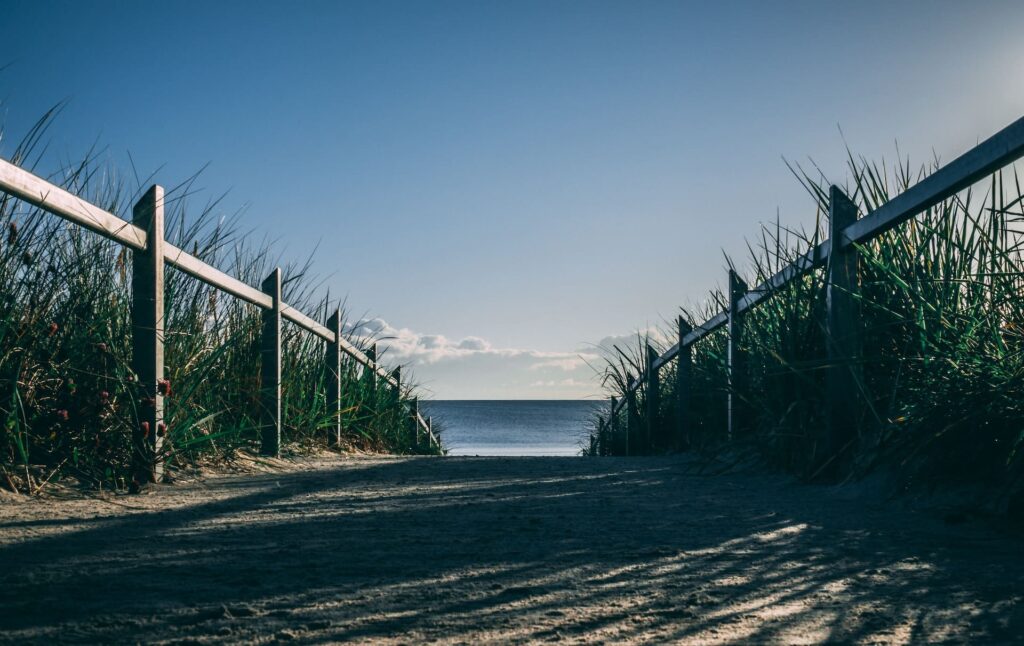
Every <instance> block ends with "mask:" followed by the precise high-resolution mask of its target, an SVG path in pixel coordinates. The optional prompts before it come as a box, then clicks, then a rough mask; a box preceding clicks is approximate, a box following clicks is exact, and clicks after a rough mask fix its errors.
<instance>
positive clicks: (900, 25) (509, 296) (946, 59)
mask: <svg viewBox="0 0 1024 646" xmlns="http://www.w3.org/2000/svg"><path fill="white" fill-rule="evenodd" d="M3 16H4V20H3V23H2V25H0V31H2V34H0V64H4V63H9V67H8V68H7V69H6V70H4V71H3V72H0V99H2V101H3V123H4V127H5V130H6V139H5V142H4V143H3V144H2V145H0V154H2V155H4V156H8V155H9V154H10V152H11V148H12V145H11V143H9V142H10V141H15V140H17V139H18V137H19V136H20V135H21V134H22V133H24V132H25V130H26V129H27V128H28V127H29V126H30V124H31V122H32V121H34V120H35V119H36V118H37V117H38V116H39V115H40V114H42V112H43V111H45V110H46V109H47V108H48V107H50V106H51V105H53V104H54V103H56V102H57V101H59V100H61V99H65V98H68V99H70V103H69V105H68V107H67V108H66V109H65V111H64V113H63V114H62V116H61V118H60V120H59V121H58V123H57V126H56V127H55V128H54V129H53V130H52V131H51V136H50V141H51V150H52V151H53V155H52V159H51V160H50V161H49V162H48V164H49V166H50V169H53V168H56V166H57V164H58V163H59V160H60V159H62V158H64V159H76V158H78V157H80V156H81V155H82V153H84V152H85V151H86V150H87V149H88V148H89V146H91V145H92V144H93V143H94V142H99V143H100V144H102V145H103V146H105V150H106V152H105V155H106V156H107V157H108V158H109V160H110V163H111V164H112V165H113V166H114V167H116V168H119V169H121V170H122V171H128V169H130V165H129V161H128V153H129V152H130V154H131V157H132V158H133V159H134V161H135V165H136V166H137V167H138V168H139V169H140V171H142V172H152V171H154V170H157V169H160V170H159V172H158V174H157V176H156V179H157V181H159V182H160V183H162V184H164V185H167V186H173V185H175V184H177V183H178V182H180V181H181V180H182V179H184V178H185V177H187V176H189V175H191V174H192V173H194V172H195V171H196V170H198V169H199V168H200V167H202V166H203V165H204V164H207V163H209V164H210V165H209V167H208V168H207V170H206V171H205V172H204V174H203V176H202V181H201V182H200V184H201V186H202V187H204V189H205V194H206V195H208V196H209V197H211V198H212V197H216V196H218V195H220V194H221V193H223V192H225V191H230V192H229V194H228V197H227V199H226V200H225V202H224V210H225V211H226V212H229V213H230V212H233V211H234V210H236V209H237V208H239V207H241V206H244V205H248V207H247V210H246V211H245V214H244V225H245V226H246V227H247V228H250V229H252V230H254V231H257V232H259V233H260V234H266V235H268V236H269V237H271V238H274V239H276V240H277V241H278V248H279V249H281V251H282V254H283V255H284V256H285V257H288V258H300V257H304V256H305V255H307V254H309V253H311V252H312V251H313V250H314V249H315V248H317V245H318V244H319V249H318V251H317V253H316V255H315V262H314V267H315V269H316V270H317V271H318V272H319V273H320V274H322V275H326V276H328V277H329V278H328V280H327V285H328V286H329V287H330V288H331V291H332V292H333V293H336V294H342V295H345V296H347V301H348V305H349V307H350V309H351V311H352V312H353V314H356V315H366V316H367V317H368V318H372V319H374V322H373V325H374V326H375V327H377V328H380V329H381V330H384V331H385V332H387V333H389V334H392V335H394V336H397V337H398V341H397V342H396V343H395V347H394V349H393V350H392V355H393V356H395V357H396V358H402V359H405V360H409V361H412V362H413V363H414V364H415V372H416V374H417V375H418V377H419V379H420V380H421V381H423V382H424V383H425V385H426V386H427V387H428V388H430V389H432V390H433V391H434V392H435V394H436V396H437V397H439V398H564V397H582V396H588V395H593V394H596V393H597V392H598V385H597V382H596V381H595V380H594V378H593V376H592V373H591V371H590V369H589V368H587V367H586V366H585V365H584V364H583V362H582V361H579V355H580V354H581V352H582V353H584V354H585V355H586V353H588V352H589V351H590V350H589V348H591V346H592V344H596V343H599V342H600V341H601V340H602V339H606V338H612V337H618V336H622V335H628V334H630V333H631V332H632V331H635V330H637V329H640V328H646V327H647V326H649V325H651V324H656V323H658V322H660V321H661V320H662V319H663V318H664V317H671V316H674V314H675V312H676V310H677V307H678V306H679V305H682V304H690V305H692V304H696V303H699V302H700V301H701V300H702V299H703V297H704V295H705V294H706V292H707V290H708V289H709V288H711V287H713V286H714V285H715V284H717V283H721V282H722V278H723V276H724V268H723V267H724V261H723V251H724V252H726V253H729V254H732V255H735V256H737V257H738V258H742V257H743V255H744V252H745V242H744V241H745V239H746V238H748V237H749V238H752V237H754V236H756V235H757V232H758V225H759V223H761V222H765V221H769V220H774V218H775V216H776V213H779V215H780V217H781V219H782V221H783V223H785V224H788V225H791V226H800V225H801V224H807V223H810V222H811V221H812V220H813V217H814V213H813V207H812V205H811V204H810V202H809V200H808V198H807V197H806V196H805V195H804V194H803V193H802V191H801V189H800V188H799V186H798V185H797V184H796V182H795V181H794V180H793V178H792V177H791V176H790V175H789V171H788V170H787V169H786V167H785V165H784V164H783V162H782V158H783V157H786V158H788V159H792V160H797V161H802V160H806V159H807V158H808V157H813V158H814V160H815V161H816V162H817V163H818V164H819V166H820V167H821V168H822V170H823V171H824V172H825V173H826V175H827V176H828V177H829V178H830V179H832V180H834V181H838V182H841V181H842V180H843V179H844V177H845V174H844V171H843V165H842V163H843V155H844V148H843V145H844V144H843V139H842V138H841V137H840V134H839V130H838V128H837V126H841V127H842V130H843V133H844V134H845V138H846V141H847V142H848V143H849V144H850V145H851V147H852V148H853V149H854V150H855V151H857V152H858V153H860V154H863V155H865V156H866V157H868V158H872V159H881V158H883V157H885V158H888V159H892V158H893V157H894V155H895V146H894V142H895V141H897V140H898V141H899V144H900V149H901V151H902V152H903V153H905V154H908V155H909V156H910V157H911V159H912V160H920V161H925V160H927V159H930V158H931V156H932V154H933V153H934V154H937V155H939V156H940V157H941V158H942V159H946V160H948V159H951V158H952V157H954V156H955V155H956V154H959V153H960V152H962V151H963V150H965V149H966V148H968V147H970V146H971V145H973V144H974V143H975V142H976V141H978V140H980V139H983V138H985V137H987V136H988V135H990V134H992V133H993V132H995V131H996V130H998V129H999V128H1001V127H1003V126H1005V125H1006V124H1008V123H1009V122H1011V121H1013V120H1014V119H1016V118H1017V117H1019V116H1021V114H1022V113H1024V84H1021V83H1020V62H1021V60H1024V39H1021V38H1020V36H1019V34H1018V33H1017V31H1019V30H1018V27H1019V26H1020V25H1021V24H1024V22H1022V18H1024V4H1021V3H1011V2H958V3H953V2H922V3H915V2H899V3H890V2H883V3H871V2H857V3H841V4H840V3H821V2H785V3H757V2H752V3H742V2H721V3H710V2H698V3H689V2H675V3H660V2H501V3H498V2H435V3H429V2H372V3H360V4H356V3H341V2H299V3H253V2H244V3H230V2H223V3H205V2H204V3H199V2H197V3H172V2H159V3H158V2H142V3H135V2H89V3H82V2H78V3H71V2H67V3H63V2H62V3H52V2H39V1H36V2H21V1H19V0H13V1H12V0H6V2H4V9H3ZM740 264H741V265H742V262H741V263H740ZM585 358H586V357H585Z"/></svg>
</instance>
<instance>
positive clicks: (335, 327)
mask: <svg viewBox="0 0 1024 646" xmlns="http://www.w3.org/2000/svg"><path fill="white" fill-rule="evenodd" d="M327 327H328V328H330V330H331V333H332V334H333V335H334V340H333V341H328V342H327V354H326V356H325V359H326V362H327V412H328V413H330V415H331V417H332V418H333V419H334V422H333V423H332V424H331V430H330V434H331V435H333V436H334V438H333V439H334V444H335V445H336V446H339V447H340V446H341V308H340V307H339V308H338V309H336V310H335V311H334V314H331V318H329V319H327Z"/></svg>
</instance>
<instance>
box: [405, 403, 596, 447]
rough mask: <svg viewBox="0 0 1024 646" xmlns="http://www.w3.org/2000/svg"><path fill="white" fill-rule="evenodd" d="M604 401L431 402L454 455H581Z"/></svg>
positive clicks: (429, 409) (427, 408) (426, 410)
mask: <svg viewBox="0 0 1024 646" xmlns="http://www.w3.org/2000/svg"><path fill="white" fill-rule="evenodd" d="M603 404H604V402H600V401H593V400H588V401H426V402H421V403H420V411H421V412H422V413H423V416H424V417H426V416H427V415H430V416H432V417H433V418H434V423H435V424H440V426H441V432H442V435H441V438H442V440H441V441H442V443H443V444H444V446H445V447H446V448H448V454H449V455H578V454H579V452H580V449H581V448H582V446H583V444H584V442H585V441H586V438H587V437H588V436H589V432H590V421H591V420H592V418H593V416H594V414H595V413H597V412H598V410H600V407H601V406H602V405H603Z"/></svg>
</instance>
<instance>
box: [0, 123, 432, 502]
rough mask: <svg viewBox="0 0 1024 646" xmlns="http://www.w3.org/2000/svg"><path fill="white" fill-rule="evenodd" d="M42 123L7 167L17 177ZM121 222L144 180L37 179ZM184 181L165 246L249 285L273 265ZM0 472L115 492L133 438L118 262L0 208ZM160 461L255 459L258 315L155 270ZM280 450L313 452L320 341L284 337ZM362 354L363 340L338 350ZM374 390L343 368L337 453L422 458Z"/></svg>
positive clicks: (76, 234)
mask: <svg viewBox="0 0 1024 646" xmlns="http://www.w3.org/2000/svg"><path fill="white" fill-rule="evenodd" d="M52 117H53V114H48V115H46V116H45V117H44V118H43V119H41V120H40V122H39V124H38V125H37V127H36V128H34V129H33V130H32V131H31V132H30V133H29V135H28V136H27V137H26V138H25V139H24V141H23V142H22V143H21V145H19V146H18V147H17V148H16V149H15V151H14V153H13V154H12V155H11V156H10V161H12V162H13V163H16V164H19V165H22V166H24V167H27V168H31V167H32V166H33V164H35V163H36V161H37V160H38V152H39V148H40V142H41V141H42V137H43V135H44V133H45V131H46V127H47V125H48V124H49V123H50V121H51V119H52ZM49 179H50V180H51V181H53V182H54V183H56V184H59V185H61V186H63V187H65V188H67V189H68V190H70V191H71V192H72V193H74V194H76V195H80V196H82V197H83V198H84V199H87V200H89V201H90V202H93V203H94V204H97V205H99V206H100V207H102V208H104V209H106V210H108V211H110V212H112V213H115V214H121V215H122V217H124V216H125V215H126V214H128V213H130V209H131V206H132V204H133V203H134V202H135V200H136V199H137V198H138V192H139V191H140V190H144V189H145V188H146V187H148V185H149V184H150V183H152V181H153V179H152V178H136V181H135V182H133V183H132V186H135V187H136V188H134V189H130V188H129V184H128V183H127V182H125V181H122V180H121V179H120V178H119V177H117V176H116V175H112V174H111V173H110V170H109V169H108V168H107V166H106V165H104V164H101V163H98V161H97V159H96V158H95V156H94V155H92V154H90V155H88V156H86V158H85V159H84V160H83V161H82V162H81V163H79V164H77V165H75V166H73V167H69V168H67V169H64V170H63V171H61V172H60V173H58V174H57V175H56V176H54V177H51V178H49ZM193 181H194V178H193V180H190V181H188V182H186V183H184V184H182V185H180V186H177V187H169V188H168V192H167V209H168V212H167V225H166V231H167V238H168V240H169V241H170V242H171V243H173V244H174V245H177V246H178V247H180V248H182V249H187V250H189V251H190V252H191V253H193V254H194V255H196V256H197V257H198V258H200V259H202V260H203V261H205V262H207V263H209V264H211V265H214V266H216V267H218V268H220V269H222V270H224V271H226V272H227V273H229V274H231V275H233V276H236V277H238V278H240V279H241V280H243V281H244V282H246V283H248V284H250V285H258V284H260V282H261V281H262V279H263V278H264V277H265V276H266V275H267V274H268V273H269V272H270V271H271V269H272V268H273V266H274V265H275V264H276V262H277V259H276V256H275V255H274V253H275V252H274V250H273V248H272V246H271V245H270V244H269V243H268V242H267V241H266V240H262V241H260V240H254V238H253V237H252V236H251V235H245V234H244V233H243V232H242V231H240V229H239V224H240V220H239V218H238V217H237V216H235V217H227V218H223V217H220V216H219V214H218V213H219V204H218V203H217V202H216V201H213V202H209V203H207V204H204V205H201V206H200V207H198V208H196V207H195V206H193V205H192V204H191V202H192V199H193V198H192V186H193ZM0 227H2V230H3V236H2V239H0V425H2V430H0V451H2V452H0V469H2V470H3V479H4V484H5V485H6V486H8V487H12V488H16V489H18V490H21V491H33V490H35V489H36V488H37V487H38V485H39V484H40V483H41V481H42V480H44V479H46V478H48V477H55V478H59V477H62V476H66V475H73V476H75V477H77V478H78V479H79V480H81V481H84V482H87V483H91V484H97V485H103V486H115V487H116V486H123V485H124V484H125V478H126V477H127V476H128V471H127V469H128V466H129V464H130V461H131V445H130V437H131V434H132V430H133V428H135V426H136V424H138V415H137V413H138V410H137V407H138V406H141V405H145V403H144V400H143V398H142V397H141V396H140V393H138V392H137V391H136V388H135V380H134V376H133V374H132V372H131V370H130V358H131V348H130V339H131V321H130V311H131V254H130V252H128V251H127V250H125V249H124V248H123V247H121V246H119V245H117V244H114V243H112V242H109V241H107V240H105V239H103V238H101V237H99V236H97V235H94V234H91V233H89V232H85V231H83V230H81V229H79V228H77V227H76V226H74V225H71V224H68V223H66V222H64V221H62V220H60V219H59V218H57V217H55V216H52V215H49V214H46V213H44V212H41V211H39V210H38V209H34V208H32V207H30V206H28V205H26V204H23V203H20V202H18V201H17V200H15V199H13V198H10V197H8V196H6V195H0ZM283 271H284V277H285V280H284V287H283V289H284V294H283V296H284V299H285V301H286V302H287V303H289V304H290V305H292V306H293V307H295V308H297V309H299V310H301V311H303V312H306V313H307V314H309V315H311V316H313V317H314V318H317V319H319V320H326V319H327V317H328V315H329V313H330V312H331V311H333V309H332V308H333V302H332V300H331V299H330V297H329V295H322V296H321V295H318V294H319V293H320V292H321V291H322V290H320V289H319V288H320V286H321V285H320V283H319V281H317V280H316V278H315V277H313V276H311V275H310V273H309V265H308V263H306V264H299V265H296V264H290V265H287V266H285V267H284V268H283ZM166 280H167V285H166V296H165V297H166V317H167V321H166V338H165V352H166V357H165V363H166V370H167V374H166V376H167V379H168V380H169V382H170V387H171V396H169V397H167V398H166V406H167V410H166V415H167V422H168V423H167V428H166V438H165V440H166V447H167V448H166V450H167V452H168V455H167V457H168V459H169V460H170V462H171V464H172V465H173V464H184V463H189V462H193V461H195V460H199V459H201V458H204V457H206V456H211V455H222V456H223V455H231V454H232V452H233V451H234V450H235V449H237V448H244V447H248V448H253V449H255V448H258V437H259V431H258V429H259V410H260V406H259V401H258V400H259V388H260V381H259V380H260V377H259V374H260V370H259V366H260V355H259V334H260V311H259V310H258V309H257V308H256V307H254V306H251V305H249V304H246V303H243V302H240V301H238V300H237V299H234V298H232V297H230V296H228V295H226V294H223V293H219V292H218V291H217V290H215V289H213V288H211V287H209V286H207V285H205V284H203V283H201V282H199V281H197V280H194V279H192V278H190V277H188V276H186V275H184V274H182V273H180V272H178V271H177V270H175V269H173V268H170V267H168V269H167V275H166ZM283 335H284V339H283V361H282V374H283V379H282V390H283V419H284V428H283V436H284V439H285V441H286V442H288V443H290V444H291V445H292V446H300V447H301V446H305V447H309V446H314V445H326V444H327V443H328V441H329V440H330V439H331V438H330V434H329V433H328V427H329V426H330V425H331V424H332V421H333V420H332V414H331V412H330V411H328V409H327V402H326V397H325V378H326V372H325V361H324V353H325V348H324V344H323V342H322V341H320V340H319V339H316V338H314V337H313V336H312V335H310V334H308V333H306V332H304V331H302V330H300V329H298V328H296V327H295V326H293V325H291V324H290V323H285V325H284V330H283ZM352 341H353V342H354V343H367V342H368V340H366V339H352ZM410 396H411V389H410V388H409V387H408V386H407V385H405V386H404V387H403V392H402V393H401V395H400V396H396V395H395V394H394V393H393V392H391V389H390V388H388V387H385V385H383V384H381V385H380V386H379V387H374V386H373V384H372V383H371V381H370V378H369V375H368V374H362V370H361V368H360V367H359V366H358V364H356V363H355V362H354V361H351V360H348V359H347V358H346V361H345V363H344V365H343V384H342V399H343V401H342V423H343V428H344V430H345V437H344V443H345V445H346V446H347V447H349V448H357V449H361V450H367V451H391V452H434V451H435V450H436V449H428V448H427V447H425V446H419V447H417V446H415V439H414V437H413V435H412V429H411V427H410V425H409V423H408V412H407V409H406V401H407V399H408V398H409V397H410Z"/></svg>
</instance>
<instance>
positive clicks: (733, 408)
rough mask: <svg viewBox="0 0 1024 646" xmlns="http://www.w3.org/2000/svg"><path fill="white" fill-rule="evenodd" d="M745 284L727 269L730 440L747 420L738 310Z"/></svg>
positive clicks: (745, 374)
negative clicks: (741, 393) (742, 394)
mask: <svg viewBox="0 0 1024 646" xmlns="http://www.w3.org/2000/svg"><path fill="white" fill-rule="evenodd" d="M747 290H748V288H747V284H746V283H745V282H743V279H742V278H740V277H739V275H738V274H737V273H736V272H735V271H733V270H732V269H730V270H729V341H728V343H729V346H728V352H727V361H728V364H727V373H728V378H729V392H728V432H727V438H728V440H729V441H730V442H731V441H732V440H733V439H735V438H736V436H737V435H738V433H739V432H740V431H742V430H744V429H745V427H746V424H747V423H748V420H747V415H746V406H745V405H744V402H743V397H741V396H740V395H738V394H737V393H739V392H744V391H746V390H747V383H746V381H747V362H746V357H745V356H744V351H743V348H742V344H743V316H742V314H740V312H739V300H740V299H741V298H743V296H745V295H746V293H747Z"/></svg>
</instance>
